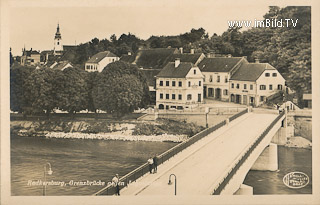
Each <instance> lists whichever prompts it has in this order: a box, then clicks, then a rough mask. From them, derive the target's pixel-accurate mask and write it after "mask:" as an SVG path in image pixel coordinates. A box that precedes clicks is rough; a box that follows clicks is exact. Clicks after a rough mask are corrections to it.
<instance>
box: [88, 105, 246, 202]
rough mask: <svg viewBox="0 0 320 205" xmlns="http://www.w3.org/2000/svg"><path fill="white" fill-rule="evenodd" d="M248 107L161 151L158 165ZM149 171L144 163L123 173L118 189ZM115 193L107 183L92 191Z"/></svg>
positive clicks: (234, 117)
mask: <svg viewBox="0 0 320 205" xmlns="http://www.w3.org/2000/svg"><path fill="white" fill-rule="evenodd" d="M248 111H249V110H248V109H247V108H245V109H244V110H242V111H240V112H238V113H237V114H235V115H233V116H231V117H230V118H228V119H227V120H224V121H222V122H220V123H218V124H216V125H214V126H212V127H210V128H207V129H205V130H203V131H201V132H199V133H197V134H196V135H194V136H192V137H190V138H189V139H188V140H186V141H184V142H182V143H179V144H177V145H176V146H174V147H172V148H171V149H169V150H167V151H165V152H164V153H162V154H161V155H159V156H158V158H159V160H158V165H160V164H162V163H164V162H165V161H167V160H169V159H170V158H171V157H173V156H175V155H176V154H178V153H179V152H181V151H182V150H184V149H186V148H187V147H189V146H191V145H192V144H194V143H195V142H197V141H199V140H201V139H202V138H204V137H205V136H207V135H209V134H210V133H212V132H214V131H216V130H217V129H219V128H221V127H223V126H224V125H226V124H227V121H229V122H231V121H233V120H235V119H236V118H238V117H240V116H242V115H244V114H246V113H248ZM148 172H149V166H148V163H144V164H143V165H141V166H139V167H138V168H136V169H135V170H133V171H131V172H129V173H128V174H126V175H124V176H123V177H121V178H120V179H119V182H120V184H121V186H120V189H121V188H123V187H125V186H128V185H129V184H130V183H132V182H135V181H136V180H137V179H138V178H140V177H142V176H143V175H145V174H146V173H148ZM115 193H116V188H115V187H114V186H113V185H112V184H108V185H107V186H106V187H104V188H103V189H101V190H100V191H98V192H96V193H94V194H93V195H94V196H96V195H114V194H115Z"/></svg>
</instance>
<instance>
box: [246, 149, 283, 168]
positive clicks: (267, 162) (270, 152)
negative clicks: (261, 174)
mask: <svg viewBox="0 0 320 205" xmlns="http://www.w3.org/2000/svg"><path fill="white" fill-rule="evenodd" d="M251 170H259V171H276V170H278V146H277V145H276V144H273V143H270V144H269V145H268V146H267V147H266V148H265V149H264V150H263V152H262V153H261V155H260V156H259V158H258V159H257V160H256V161H255V163H254V164H253V166H252V167H251Z"/></svg>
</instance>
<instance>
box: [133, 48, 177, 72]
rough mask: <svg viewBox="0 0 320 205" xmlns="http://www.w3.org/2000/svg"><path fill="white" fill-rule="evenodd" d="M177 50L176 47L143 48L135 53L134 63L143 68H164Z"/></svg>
mask: <svg viewBox="0 0 320 205" xmlns="http://www.w3.org/2000/svg"><path fill="white" fill-rule="evenodd" d="M176 52H178V49H176V48H154V49H141V50H138V52H137V53H136V54H135V55H134V61H133V62H132V63H134V64H136V65H138V66H139V67H142V68H152V69H162V68H163V67H164V66H165V65H166V64H167V63H168V62H169V60H168V59H169V58H170V56H171V55H172V54H174V53H176Z"/></svg>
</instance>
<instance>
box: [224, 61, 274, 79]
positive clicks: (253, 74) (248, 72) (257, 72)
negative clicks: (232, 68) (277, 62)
mask: <svg viewBox="0 0 320 205" xmlns="http://www.w3.org/2000/svg"><path fill="white" fill-rule="evenodd" d="M265 70H276V69H275V68H274V67H272V66H271V65H270V64H269V63H245V64H242V65H241V66H240V68H239V69H238V70H237V71H236V72H235V73H234V75H233V76H231V78H230V80H243V81H256V80H257V79H258V78H259V77H260V76H261V74H262V73H263V72H264V71H265Z"/></svg>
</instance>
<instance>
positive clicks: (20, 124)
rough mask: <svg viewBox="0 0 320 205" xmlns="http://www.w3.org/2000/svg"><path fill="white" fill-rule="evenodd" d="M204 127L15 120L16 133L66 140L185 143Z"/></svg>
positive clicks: (166, 122)
mask: <svg viewBox="0 0 320 205" xmlns="http://www.w3.org/2000/svg"><path fill="white" fill-rule="evenodd" d="M203 129H204V127H202V126H197V125H196V124H194V123H188V122H186V121H177V120H170V119H159V120H156V121H154V122H143V121H137V120H135V121H126V122H121V121H119V122H108V121H103V120H97V121H74V120H73V121H65V120H35V121H11V123H10V131H11V134H12V135H18V136H24V137H46V138H64V139H101V140H122V141H154V142H159V141H168V142H182V141H184V140H186V139H187V138H188V137H191V136H193V135H195V134H196V133H198V132H200V131H201V130H203Z"/></svg>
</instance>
